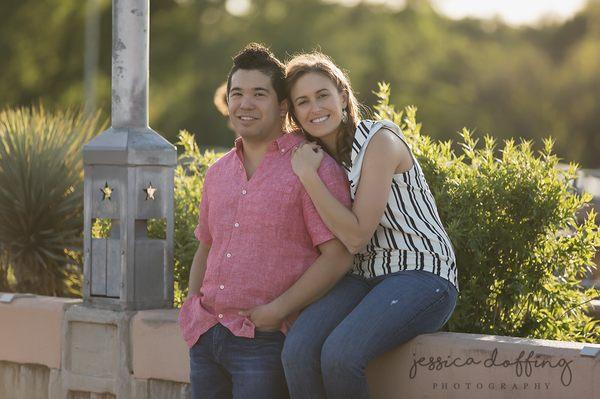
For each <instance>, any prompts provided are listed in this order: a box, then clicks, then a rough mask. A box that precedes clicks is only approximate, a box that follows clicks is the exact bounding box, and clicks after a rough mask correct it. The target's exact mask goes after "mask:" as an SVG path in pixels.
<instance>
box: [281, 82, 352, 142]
mask: <svg viewBox="0 0 600 399" xmlns="http://www.w3.org/2000/svg"><path fill="white" fill-rule="evenodd" d="M290 97H291V98H290V101H291V104H292V107H293V109H294V114H295V115H296V118H297V119H298V122H300V125H301V126H302V129H304V131H305V132H307V133H308V134H310V135H311V136H313V137H317V138H320V139H321V140H323V139H325V140H326V141H327V139H331V137H332V136H333V137H335V134H336V133H337V132H338V130H339V126H340V123H341V122H342V110H343V109H345V108H346V106H347V105H348V100H347V95H346V93H340V92H339V91H338V89H337V87H336V86H335V84H334V83H333V82H332V81H331V79H329V78H328V77H326V76H325V75H322V74H320V73H316V72H309V73H307V74H305V75H302V76H301V77H300V78H299V79H298V80H297V81H296V83H295V84H294V85H293V86H292V89H291V92H290Z"/></svg>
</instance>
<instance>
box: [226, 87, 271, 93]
mask: <svg viewBox="0 0 600 399" xmlns="http://www.w3.org/2000/svg"><path fill="white" fill-rule="evenodd" d="M252 90H254V91H265V92H267V93H268V92H270V90H269V89H268V88H266V87H262V86H258V87H253V88H252ZM232 91H243V89H242V88H241V87H237V86H236V87H232V88H231V89H230V90H229V92H230V93H231V92H232Z"/></svg>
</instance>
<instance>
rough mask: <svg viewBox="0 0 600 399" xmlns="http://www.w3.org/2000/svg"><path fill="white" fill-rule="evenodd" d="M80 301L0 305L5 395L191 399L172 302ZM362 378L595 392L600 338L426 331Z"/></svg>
mask: <svg viewBox="0 0 600 399" xmlns="http://www.w3.org/2000/svg"><path fill="white" fill-rule="evenodd" d="M80 302H81V301H79V300H73V299H64V298H49V297H30V298H19V299H15V300H14V301H13V302H12V303H10V304H1V303H0V326H1V328H0V363H2V364H3V365H4V366H3V367H2V373H0V374H2V376H1V380H0V385H4V388H3V389H4V391H6V392H10V394H11V396H8V397H14V398H18V399H21V398H24V399H25V398H26V399H30V398H29V396H31V395H33V392H36V394H35V395H33V396H31V397H32V398H33V397H38V396H37V395H39V394H40V393H41V395H42V396H41V397H44V396H45V394H44V392H47V394H48V395H49V399H67V397H69V398H71V397H75V396H73V395H79V393H81V395H84V396H85V395H96V396H98V395H105V394H106V395H108V396H107V397H113V398H114V397H119V396H122V395H120V394H117V393H118V392H131V395H129V397H131V398H132V399H142V398H143V399H148V398H156V399H158V398H162V399H166V398H169V399H183V398H187V397H189V386H188V385H187V383H188V382H189V357H188V349H187V346H186V344H185V343H184V341H183V339H182V337H181V335H180V332H179V328H178V325H177V316H178V312H179V311H178V310H177V309H161V310H146V311H140V312H137V313H135V312H131V313H128V312H117V313H115V312H109V311H105V310H99V309H90V308H85V307H83V306H71V305H74V304H78V303H80ZM105 330H106V331H105ZM113 330H115V331H113ZM63 335H64V337H63V340H65V341H64V342H63V345H61V336H63ZM98 336H99V337H100V338H102V337H104V338H103V339H104V341H102V340H101V339H100V338H97V337H98ZM90 340H91V341H90ZM88 341H89V342H88ZM61 353H62V354H63V357H64V359H65V360H64V361H63V362H61V361H60V358H61ZM117 355H118V356H117ZM69 359H71V360H69ZM73 359H75V360H73ZM115 359H116V360H115ZM113 360H114V361H113ZM35 365H42V366H35ZM43 366H45V367H43ZM84 366H85V367H84ZM32 367H33V368H32ZM36 367H37V368H36ZM39 367H41V369H39V370H38V368H39ZM31 370H34V371H35V373H34V374H36V375H35V376H34V375H33V374H32V373H31ZM38 374H39V376H38ZM367 376H368V379H369V384H370V386H371V389H372V397H374V398H378V399H388V398H389V399H392V398H394V399H395V398H398V397H410V398H430V399H435V398H457V399H458V398H461V399H463V398H466V399H468V398H482V397H484V398H491V399H495V398H498V399H499V398H509V397H510V398H517V399H518V398H543V399H559V398H560V399H563V398H600V378H598V377H599V376H600V344H583V343H576V342H560V341H548V340H536V339H524V338H512V337H499V336H489V335H475V334H457V333H436V334H425V335H421V336H419V337H416V338H415V339H413V340H411V341H409V342H407V343H406V344H404V345H402V346H401V347H399V348H396V349H395V350H393V351H391V352H389V353H386V354H384V355H383V356H381V357H379V358H377V359H375V360H374V361H373V362H372V363H371V364H370V365H369V367H368V368H367ZM23 387H26V388H23ZM7 389H8V390H7ZM23 389H26V391H23ZM4 391H2V389H0V397H3V396H2V395H3V393H2V392H4ZM21 391H22V392H21ZM6 392H5V393H6ZM24 392H28V393H27V394H25V393H24ZM76 392H79V393H77V394H76ZM111 392H112V393H113V394H112V396H111V395H109V393H111ZM16 393H19V395H16ZM22 393H23V395H24V396H23V395H21V394H22ZM15 395H16V396H15ZM69 395H71V396H69ZM82 397H83V396H82ZM86 397H87V396H86ZM90 397H91V396H90ZM124 397H127V396H124Z"/></svg>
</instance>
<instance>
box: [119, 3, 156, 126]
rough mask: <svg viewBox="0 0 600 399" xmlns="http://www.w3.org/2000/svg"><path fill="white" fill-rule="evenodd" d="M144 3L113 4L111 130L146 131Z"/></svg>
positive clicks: (146, 16)
mask: <svg viewBox="0 0 600 399" xmlns="http://www.w3.org/2000/svg"><path fill="white" fill-rule="evenodd" d="M148 6H149V2H148V0H113V44H112V96H111V97H112V113H111V115H112V127H113V128H147V127H148V57H149V53H148V42H149V29H148V27H149V24H150V17H149V10H148Z"/></svg>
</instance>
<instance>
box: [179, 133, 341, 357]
mask: <svg viewBox="0 0 600 399" xmlns="http://www.w3.org/2000/svg"><path fill="white" fill-rule="evenodd" d="M302 140H303V139H302V137H301V136H298V135H295V134H292V133H288V134H284V135H283V136H281V137H280V138H279V139H277V140H275V141H273V142H272V143H271V145H270V147H269V150H268V152H267V154H266V155H265V157H264V159H263V160H262V162H261V163H260V165H259V166H258V168H257V169H256V171H255V172H254V174H253V175H252V177H251V178H250V179H249V180H248V178H247V177H246V171H245V169H244V165H243V146H242V141H241V139H238V140H236V143H235V144H236V145H235V148H234V149H232V150H231V151H229V152H228V153H227V154H225V155H224V156H223V157H222V158H221V159H219V160H218V161H217V162H216V163H215V164H214V165H213V166H211V167H210V168H209V169H208V171H207V173H206V178H205V182H204V192H203V195H202V202H201V205H200V215H199V221H198V226H197V227H196V230H195V235H196V238H197V239H198V240H199V241H201V242H202V243H203V244H205V245H207V246H210V251H209V254H208V259H207V263H206V272H205V275H204V281H203V283H202V288H201V290H200V293H199V295H195V296H192V297H190V298H189V299H187V300H186V302H185V303H184V304H183V306H182V308H181V310H180V312H179V325H180V328H181V331H182V335H183V337H184V339H185V341H186V343H187V344H188V346H189V347H192V346H193V345H194V344H195V343H196V341H197V340H198V338H199V337H200V336H201V335H202V334H204V333H205V332H206V331H207V330H208V329H210V328H211V327H212V326H214V325H215V324H217V323H221V324H222V325H224V326H225V327H227V328H228V329H229V330H230V331H231V332H232V333H233V334H234V335H236V336H240V337H247V338H253V337H254V325H253V323H252V322H251V321H250V320H249V319H248V318H246V317H243V316H240V315H238V312H239V311H240V310H242V309H252V308H254V307H255V306H258V305H262V304H266V303H269V302H271V301H272V300H273V299H275V298H277V297H278V296H279V295H281V294H282V293H283V292H285V291H286V290H287V289H288V288H289V287H290V286H292V285H293V284H294V282H295V281H296V280H298V278H299V277H300V276H301V275H302V274H303V273H304V272H305V271H306V270H307V269H308V268H309V267H310V266H311V265H312V264H313V262H314V261H315V260H316V259H317V257H318V256H319V251H318V249H317V246H318V245H319V244H322V243H324V242H326V241H329V240H331V239H333V238H334V236H333V234H332V233H331V232H330V231H329V230H328V229H327V227H326V226H325V224H324V223H323V221H322V220H321V218H320V216H319V214H318V213H317V211H316V209H315V207H314V205H313V203H312V201H311V199H310V197H309V196H308V194H307V193H306V191H305V190H304V187H303V186H302V184H301V183H300V180H299V179H298V178H297V176H296V175H295V174H294V172H293V171H292V166H291V156H292V151H291V150H292V149H293V147H294V146H296V145H298V144H300V143H301V142H302ZM318 173H319V176H320V177H321V179H322V180H323V182H324V183H325V184H326V185H327V187H328V188H329V190H330V191H331V193H332V194H333V195H334V196H335V197H336V198H337V199H338V200H339V201H340V202H342V203H343V204H345V205H346V206H350V194H349V190H348V181H347V178H346V174H345V173H344V170H343V169H342V168H341V167H340V166H339V165H338V164H337V163H336V162H335V161H334V160H333V159H332V158H331V157H329V156H327V155H326V156H325V158H324V159H323V161H322V162H321V166H320V167H319V170H318ZM294 318H295V317H294V316H292V317H290V318H289V319H288V320H286V322H284V324H283V325H282V326H281V331H282V332H283V333H286V332H287V329H288V328H289V326H290V325H291V322H292V321H293V319H294Z"/></svg>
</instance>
